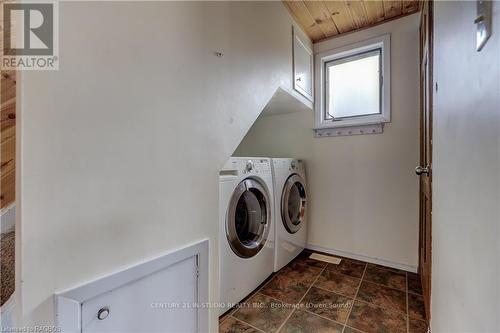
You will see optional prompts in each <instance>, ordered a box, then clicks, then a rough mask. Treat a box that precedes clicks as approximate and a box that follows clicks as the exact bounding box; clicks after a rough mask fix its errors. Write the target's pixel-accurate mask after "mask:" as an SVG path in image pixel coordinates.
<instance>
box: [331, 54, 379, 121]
mask: <svg viewBox="0 0 500 333" xmlns="http://www.w3.org/2000/svg"><path fill="white" fill-rule="evenodd" d="M379 58H380V54H371V55H368V56H367V57H363V58H358V57H356V58H354V59H353V60H350V61H349V60H347V61H342V62H339V63H337V64H333V65H330V66H329V67H328V89H329V94H328V97H329V98H328V99H329V100H328V101H327V103H328V113H329V114H330V115H332V116H333V117H334V118H344V117H354V116H362V115H369V114H377V113H380V77H379V66H380V65H379Z"/></svg>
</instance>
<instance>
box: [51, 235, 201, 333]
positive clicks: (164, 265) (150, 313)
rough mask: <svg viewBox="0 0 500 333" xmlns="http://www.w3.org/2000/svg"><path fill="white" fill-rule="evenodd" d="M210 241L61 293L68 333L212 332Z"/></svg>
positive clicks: (59, 318) (58, 309) (59, 316)
mask: <svg viewBox="0 0 500 333" xmlns="http://www.w3.org/2000/svg"><path fill="white" fill-rule="evenodd" d="M208 243H209V241H208V239H203V240H201V241H198V242H196V243H193V244H189V245H186V246H185V247H182V248H179V249H175V250H171V251H169V252H167V253H164V254H161V255H160V256H158V257H156V258H152V259H147V260H146V261H143V262H140V263H137V264H134V265H132V266H130V267H128V268H125V269H122V270H120V271H117V272H114V273H111V274H108V275H105V276H102V277H100V278H98V279H96V280H93V281H89V282H87V283H84V284H82V285H80V286H78V287H75V288H72V289H69V290H65V291H61V292H57V293H55V295H54V301H55V304H54V305H55V322H56V326H57V327H59V328H60V332H63V333H82V332H85V333H87V332H114V333H122V332H138V333H139V332H140V333H142V332H161V333H181V332H207V331H208V309H207V307H206V306H205V305H206V304H207V302H208V267H209V266H208V250H209V248H208V245H209V244H208Z"/></svg>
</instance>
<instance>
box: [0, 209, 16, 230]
mask: <svg viewBox="0 0 500 333" xmlns="http://www.w3.org/2000/svg"><path fill="white" fill-rule="evenodd" d="M0 221H1V225H0V231H1V232H2V234H3V233H6V232H10V231H13V230H14V227H15V225H16V204H15V203H13V204H10V205H9V206H7V207H5V208H2V210H1V211H0Z"/></svg>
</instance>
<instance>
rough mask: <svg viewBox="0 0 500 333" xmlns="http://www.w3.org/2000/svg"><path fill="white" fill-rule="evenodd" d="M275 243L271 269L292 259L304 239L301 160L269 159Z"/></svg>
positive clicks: (304, 244) (278, 268)
mask: <svg viewBox="0 0 500 333" xmlns="http://www.w3.org/2000/svg"><path fill="white" fill-rule="evenodd" d="M272 168H273V178H274V206H275V214H274V216H275V226H276V244H275V245H276V246H275V250H276V253H275V261H274V271H275V272H277V271H279V270H280V269H281V268H283V267H284V266H286V265H287V264H288V263H289V262H290V261H291V260H293V259H294V258H295V257H296V256H297V255H298V254H299V253H300V252H302V250H304V248H305V246H306V242H307V225H306V223H307V222H306V216H307V214H306V213H307V211H306V210H307V188H306V170H305V165H304V162H303V161H302V160H298V159H291V158H273V159H272Z"/></svg>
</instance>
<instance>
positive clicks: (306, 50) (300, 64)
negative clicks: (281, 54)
mask: <svg viewBox="0 0 500 333" xmlns="http://www.w3.org/2000/svg"><path fill="white" fill-rule="evenodd" d="M308 44H309V43H308V42H307V39H306V38H305V37H303V36H302V34H301V33H300V32H299V31H298V30H297V29H296V28H295V27H294V28H293V88H294V89H295V90H296V91H297V92H299V93H300V94H302V95H303V96H304V97H306V98H307V99H308V100H310V101H312V100H313V74H312V73H313V54H312V50H311V48H310V47H309V46H308Z"/></svg>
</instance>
